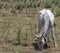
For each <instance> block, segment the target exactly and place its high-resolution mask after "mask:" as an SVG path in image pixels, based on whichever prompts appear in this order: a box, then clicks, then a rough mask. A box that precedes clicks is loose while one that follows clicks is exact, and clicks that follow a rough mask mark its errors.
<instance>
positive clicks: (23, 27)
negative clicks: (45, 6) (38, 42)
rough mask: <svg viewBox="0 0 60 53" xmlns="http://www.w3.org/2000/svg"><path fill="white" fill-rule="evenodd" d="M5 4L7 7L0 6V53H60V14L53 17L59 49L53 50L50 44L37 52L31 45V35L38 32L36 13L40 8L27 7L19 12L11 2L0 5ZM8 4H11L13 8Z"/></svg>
mask: <svg viewBox="0 0 60 53" xmlns="http://www.w3.org/2000/svg"><path fill="white" fill-rule="evenodd" d="M38 1H39V0H38ZM6 3H7V7H6V6H5V7H4V5H3V6H2V7H1V5H0V53H60V16H59V15H60V14H57V15H58V17H55V22H56V38H57V43H58V46H59V47H58V48H54V47H53V43H52V42H51V43H49V45H50V48H48V49H43V51H38V50H36V49H35V48H34V47H33V46H32V45H31V44H32V43H33V42H34V40H33V38H34V37H33V33H36V32H37V31H38V12H39V11H40V10H41V9H42V7H36V6H35V5H34V6H33V8H31V7H32V6H31V7H29V6H28V8H23V9H22V10H21V9H20V7H19V8H18V10H16V9H15V8H14V5H15V4H14V3H13V2H12V3H9V2H5V1H4V2H1V3H0V4H6ZM15 3H17V2H15ZM9 4H10V5H12V4H13V5H12V6H13V7H11V6H9ZM19 5H20V4H19ZM19 5H18V6H19ZM1 8H2V9H1ZM12 9H13V10H12ZM49 9H51V8H49ZM56 9H57V7H55V9H54V10H53V11H54V13H55V11H56ZM57 11H58V12H60V11H59V10H57Z"/></svg>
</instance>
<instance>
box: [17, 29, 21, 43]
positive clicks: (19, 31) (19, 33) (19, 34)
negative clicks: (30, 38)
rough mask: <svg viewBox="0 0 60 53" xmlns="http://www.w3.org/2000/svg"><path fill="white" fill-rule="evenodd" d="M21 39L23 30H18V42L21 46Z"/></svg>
mask: <svg viewBox="0 0 60 53" xmlns="http://www.w3.org/2000/svg"><path fill="white" fill-rule="evenodd" d="M20 38H21V29H20V30H19V29H18V31H17V41H18V43H19V44H21V39H20Z"/></svg>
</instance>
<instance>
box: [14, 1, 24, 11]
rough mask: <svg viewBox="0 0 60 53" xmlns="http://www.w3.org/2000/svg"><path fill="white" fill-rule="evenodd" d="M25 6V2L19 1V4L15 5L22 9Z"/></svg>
mask: <svg viewBox="0 0 60 53" xmlns="http://www.w3.org/2000/svg"><path fill="white" fill-rule="evenodd" d="M24 7H25V4H24V2H17V4H16V5H15V8H16V9H17V10H22V9H23V8H24Z"/></svg>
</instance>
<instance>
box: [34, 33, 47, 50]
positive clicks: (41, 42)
mask: <svg viewBox="0 0 60 53" xmlns="http://www.w3.org/2000/svg"><path fill="white" fill-rule="evenodd" d="M35 41H36V42H37V44H38V48H39V49H40V50H42V49H43V47H44V44H46V42H47V38H46V37H44V36H43V35H42V34H39V35H36V39H35Z"/></svg>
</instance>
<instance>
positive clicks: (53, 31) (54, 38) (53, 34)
mask: <svg viewBox="0 0 60 53" xmlns="http://www.w3.org/2000/svg"><path fill="white" fill-rule="evenodd" d="M52 37H53V41H54V46H55V47H57V46H58V45H57V42H56V37H55V29H54V27H52Z"/></svg>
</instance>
